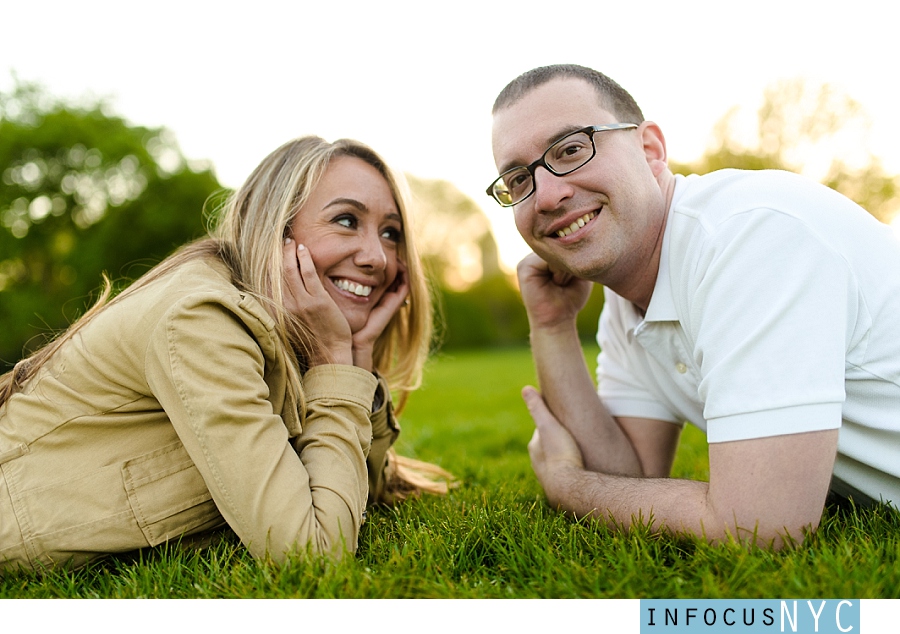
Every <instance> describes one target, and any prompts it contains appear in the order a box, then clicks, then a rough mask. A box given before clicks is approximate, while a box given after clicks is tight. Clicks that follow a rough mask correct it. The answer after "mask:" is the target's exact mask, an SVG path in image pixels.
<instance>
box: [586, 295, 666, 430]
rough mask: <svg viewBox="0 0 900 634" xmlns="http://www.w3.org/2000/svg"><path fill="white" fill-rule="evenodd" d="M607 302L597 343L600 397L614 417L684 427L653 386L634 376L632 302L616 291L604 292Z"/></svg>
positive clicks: (635, 359) (598, 331)
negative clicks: (647, 419)
mask: <svg viewBox="0 0 900 634" xmlns="http://www.w3.org/2000/svg"><path fill="white" fill-rule="evenodd" d="M604 293H605V298H606V299H605V301H604V304H603V310H602V312H601V313H600V324H599V328H598V330H597V343H598V344H599V345H600V355H599V356H598V357H597V394H598V395H599V396H600V400H601V401H602V402H603V405H604V406H605V407H606V410H607V411H608V412H609V413H610V415H612V416H616V417H619V416H627V417H633V418H649V419H653V420H662V421H667V422H671V423H679V424H680V423H682V422H683V418H682V417H680V416H679V415H678V414H677V412H675V411H673V410H672V409H671V408H669V407H667V406H666V405H665V404H664V402H665V401H664V400H663V399H661V398H659V397H657V396H656V395H655V394H654V393H653V390H652V386H649V385H646V383H644V382H642V381H641V380H640V379H638V377H637V376H636V375H635V373H634V371H633V368H634V367H635V365H636V364H638V363H640V361H639V360H638V359H637V358H636V357H635V356H634V354H633V353H630V352H629V351H633V350H634V346H631V345H629V342H628V340H629V338H630V337H631V336H632V335H631V332H630V329H631V328H632V327H633V326H632V325H631V322H632V321H633V320H632V319H630V318H629V311H633V310H634V309H633V308H632V305H631V304H630V302H627V301H625V300H624V299H622V298H621V297H619V296H618V295H617V294H615V293H614V292H613V291H611V290H609V289H604Z"/></svg>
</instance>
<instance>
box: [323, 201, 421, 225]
mask: <svg viewBox="0 0 900 634" xmlns="http://www.w3.org/2000/svg"><path fill="white" fill-rule="evenodd" d="M339 205H349V206H350V207H353V208H354V209H357V210H359V211H362V212H364V213H368V212H369V208H368V207H366V204H365V203H363V202H361V201H359V200H356V199H355V198H335V199H334V200H332V201H331V202H330V203H328V204H327V205H325V207H323V209H328V208H329V207H335V206H339ZM385 217H386V218H387V219H388V220H396V221H397V222H399V223H401V224H403V216H401V215H400V214H396V213H390V214H388V215H387V216H385Z"/></svg>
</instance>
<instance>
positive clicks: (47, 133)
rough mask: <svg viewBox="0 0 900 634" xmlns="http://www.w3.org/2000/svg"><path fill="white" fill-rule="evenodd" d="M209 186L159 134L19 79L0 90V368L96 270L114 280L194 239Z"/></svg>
mask: <svg viewBox="0 0 900 634" xmlns="http://www.w3.org/2000/svg"><path fill="white" fill-rule="evenodd" d="M219 189H220V185H219V183H218V181H217V180H216V177H215V175H214V174H213V172H212V171H211V169H210V168H209V167H208V166H207V165H206V164H189V163H188V162H187V161H186V160H185V158H184V157H183V155H182V154H181V152H180V150H179V149H178V147H177V145H176V143H175V139H174V136H173V135H172V133H171V132H169V131H168V130H165V129H162V128H155V129H154V128H145V127H141V126H134V125H130V124H128V123H127V122H126V121H125V120H124V119H122V118H120V117H118V116H115V115H113V114H111V113H110V112H109V108H108V106H107V105H106V104H104V103H102V102H100V101H96V100H95V101H92V102H86V103H77V102H75V101H64V100H59V99H56V98H54V97H51V96H50V95H48V94H47V93H46V92H45V91H44V90H43V89H41V88H40V87H39V86H36V85H34V84H28V83H23V82H21V81H16V82H15V86H14V88H13V90H12V91H11V92H10V93H0V324H3V328H2V329H0V373H2V372H4V371H6V370H8V369H9V368H10V367H11V366H12V365H13V364H14V363H15V362H16V361H17V360H18V359H19V358H21V356H23V354H25V353H26V352H27V351H28V350H30V349H32V348H33V347H35V346H37V345H40V344H41V343H43V341H44V339H45V337H46V335H51V334H54V333H55V332H57V331H59V330H60V329H63V328H65V327H66V326H67V325H68V324H69V323H70V322H71V321H72V320H73V319H74V318H75V317H76V316H77V315H78V314H79V313H80V312H82V311H83V309H84V308H85V306H86V305H89V304H90V303H91V294H92V293H93V292H94V291H95V290H96V289H98V288H99V286H100V283H101V275H102V273H104V272H107V273H108V275H109V276H110V277H112V278H113V279H114V280H115V281H117V285H119V286H121V285H122V284H123V283H125V278H130V279H133V278H135V277H137V276H139V275H140V274H141V273H143V272H144V271H145V270H146V269H147V268H149V267H150V266H152V265H153V264H155V263H156V262H158V261H159V260H161V259H163V258H164V257H165V256H166V255H168V254H169V253H170V252H171V251H172V250H174V249H175V248H176V247H178V246H179V245H181V244H183V243H185V242H187V241H189V240H191V239H193V238H196V237H199V236H201V235H203V233H204V232H205V221H204V216H203V208H204V203H205V201H206V200H207V198H208V197H209V196H210V194H212V193H213V192H214V191H216V190H219Z"/></svg>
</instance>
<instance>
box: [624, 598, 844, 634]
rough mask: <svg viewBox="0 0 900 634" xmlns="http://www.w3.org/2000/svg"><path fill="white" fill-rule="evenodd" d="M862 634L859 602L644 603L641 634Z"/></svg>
mask: <svg viewBox="0 0 900 634" xmlns="http://www.w3.org/2000/svg"><path fill="white" fill-rule="evenodd" d="M680 632H703V634H718V633H719V632H727V633H728V634H757V633H759V634H762V633H766V634H774V633H775V632H790V633H791V634H797V633H800V634H807V633H808V632H809V633H815V634H848V633H850V632H852V633H853V634H859V600H858V599H752V600H750V599H748V600H731V599H715V600H692V599H679V600H656V599H641V634H675V633H680Z"/></svg>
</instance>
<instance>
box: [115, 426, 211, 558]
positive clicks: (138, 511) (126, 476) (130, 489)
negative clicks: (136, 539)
mask: <svg viewBox="0 0 900 634" xmlns="http://www.w3.org/2000/svg"><path fill="white" fill-rule="evenodd" d="M122 477H123V480H124V483H125V490H126V492H127V494H128V501H129V503H130V504H131V508H132V510H133V512H134V517H135V519H136V520H137V523H138V526H139V527H140V529H141V531H142V532H143V533H144V537H146V539H147V542H148V543H149V544H150V545H151V546H156V545H158V544H161V543H163V542H165V541H167V540H170V539H173V538H178V537H180V536H182V535H185V534H188V533H196V532H198V531H200V530H208V529H211V528H215V527H216V526H221V525H223V524H224V523H225V521H224V519H223V518H222V515H221V514H220V513H219V510H218V509H217V508H216V505H215V502H213V499H212V496H211V495H210V493H209V489H208V488H207V487H206V483H205V482H204V481H203V476H201V475H200V472H199V471H198V470H197V467H196V466H195V465H194V462H193V461H192V460H191V458H190V456H189V455H188V453H187V451H186V450H185V448H184V445H182V444H181V443H180V442H175V443H172V444H171V445H167V446H166V447H163V448H161V449H158V450H156V451H153V452H151V453H148V454H145V455H143V456H140V457H138V458H135V459H133V460H129V461H128V462H126V463H125V464H124V465H123V466H122Z"/></svg>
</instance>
